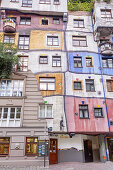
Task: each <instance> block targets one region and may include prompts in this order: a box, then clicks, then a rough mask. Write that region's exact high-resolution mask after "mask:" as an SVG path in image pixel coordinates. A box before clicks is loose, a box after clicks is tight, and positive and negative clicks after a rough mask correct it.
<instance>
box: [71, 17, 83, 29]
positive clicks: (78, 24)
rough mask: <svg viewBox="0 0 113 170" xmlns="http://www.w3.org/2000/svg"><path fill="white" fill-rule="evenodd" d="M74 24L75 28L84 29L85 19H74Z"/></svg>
mask: <svg viewBox="0 0 113 170" xmlns="http://www.w3.org/2000/svg"><path fill="white" fill-rule="evenodd" d="M73 24H74V27H76V28H83V27H84V20H83V19H74V20H73Z"/></svg>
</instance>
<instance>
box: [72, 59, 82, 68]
mask: <svg viewBox="0 0 113 170" xmlns="http://www.w3.org/2000/svg"><path fill="white" fill-rule="evenodd" d="M73 59H74V67H78V68H79V67H82V57H74V58H73Z"/></svg>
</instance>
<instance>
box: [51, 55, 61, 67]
mask: <svg viewBox="0 0 113 170" xmlns="http://www.w3.org/2000/svg"><path fill="white" fill-rule="evenodd" d="M55 58H56V59H57V60H56V59H55ZM59 61H60V66H58V62H59ZM53 62H56V66H54V65H53ZM52 67H61V56H52Z"/></svg>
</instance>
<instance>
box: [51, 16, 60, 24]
mask: <svg viewBox="0 0 113 170" xmlns="http://www.w3.org/2000/svg"><path fill="white" fill-rule="evenodd" d="M55 20H57V21H58V23H56V22H54V21H55ZM53 24H56V25H59V24H60V18H59V17H53Z"/></svg>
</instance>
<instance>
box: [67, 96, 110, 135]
mask: <svg viewBox="0 0 113 170" xmlns="http://www.w3.org/2000/svg"><path fill="white" fill-rule="evenodd" d="M65 101H66V117H67V123H68V131H69V132H77V133H82V132H83V133H84V132H93V133H98V132H99V133H103V132H108V122H107V116H106V112H105V104H103V101H104V100H103V99H96V98H76V97H66V98H65ZM82 101H84V104H87V105H88V109H89V119H80V118H79V104H82ZM97 105H99V106H100V107H102V108H103V111H104V118H95V116H94V108H95V107H96V108H97ZM75 112H77V113H78V115H77V116H75Z"/></svg>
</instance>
